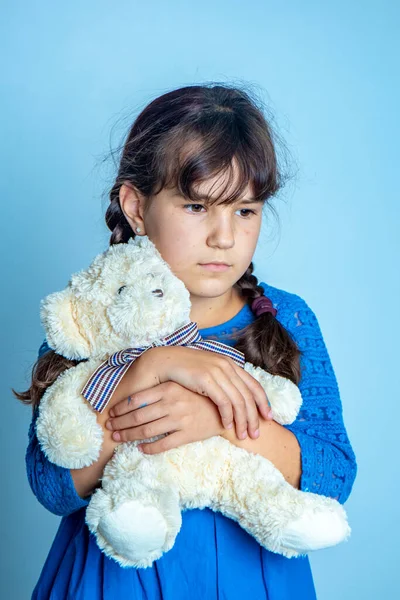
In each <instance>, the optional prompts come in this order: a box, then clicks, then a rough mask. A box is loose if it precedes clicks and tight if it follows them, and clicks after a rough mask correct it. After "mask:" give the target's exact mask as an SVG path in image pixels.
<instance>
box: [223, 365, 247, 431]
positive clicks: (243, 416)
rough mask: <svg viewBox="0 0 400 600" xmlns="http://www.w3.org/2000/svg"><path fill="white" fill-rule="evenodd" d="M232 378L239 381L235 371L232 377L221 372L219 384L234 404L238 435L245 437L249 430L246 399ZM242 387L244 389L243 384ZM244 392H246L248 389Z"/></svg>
mask: <svg viewBox="0 0 400 600" xmlns="http://www.w3.org/2000/svg"><path fill="white" fill-rule="evenodd" d="M231 379H232V380H235V382H237V378H236V375H235V373H234V372H233V373H231V374H230V379H228V378H227V375H226V373H221V376H220V377H218V385H219V386H220V387H221V388H222V390H223V391H224V392H225V394H226V396H227V398H228V399H229V401H230V403H231V404H232V407H233V412H234V419H235V423H236V433H237V436H238V437H239V438H240V439H244V437H246V436H245V435H243V434H244V433H245V432H246V431H247V406H246V400H245V398H244V396H243V395H242V393H241V390H240V389H238V387H236V385H235V383H232V381H231ZM239 386H240V383H239ZM240 387H241V388H242V389H243V386H240ZM244 393H245V394H246V391H245V392H244Z"/></svg>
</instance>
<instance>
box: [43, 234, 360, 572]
mask: <svg viewBox="0 0 400 600" xmlns="http://www.w3.org/2000/svg"><path fill="white" fill-rule="evenodd" d="M40 313H41V320H42V324H43V326H44V329H45V331H46V338H47V342H48V343H49V345H50V347H51V348H53V349H54V350H55V351H56V352H57V353H58V354H61V355H63V356H65V357H67V358H69V359H75V360H82V361H83V362H80V363H79V364H77V365H76V366H75V367H71V368H70V369H68V370H66V371H64V372H62V373H61V374H60V375H59V377H58V378H57V380H56V381H55V382H54V383H53V384H52V385H51V386H50V387H49V388H47V390H46V392H45V393H44V395H43V398H42V400H41V402H40V405H39V416H38V420H37V426H36V432H37V436H38V439H39V442H40V444H41V447H42V449H43V450H44V452H45V454H46V455H47V457H48V458H49V460H50V461H52V462H54V463H56V464H57V465H60V466H63V467H66V468H74V469H77V468H81V467H85V466H88V465H90V464H92V463H93V462H94V461H96V460H97V459H98V457H99V453H100V450H101V446H102V440H103V430H102V428H101V426H100V425H99V424H98V423H97V418H96V415H97V414H98V413H97V412H96V410H97V411H98V410H100V411H101V410H103V408H104V406H105V403H106V402H108V400H109V398H110V395H111V394H112V393H113V390H114V389H115V387H116V384H117V383H118V381H119V380H120V378H121V377H122V376H123V374H124V373H125V371H126V369H127V368H128V367H129V364H130V363H131V361H132V360H133V357H134V356H136V355H138V353H139V354H140V352H143V351H145V349H147V348H148V347H151V346H155V345H165V343H166V339H171V334H174V333H175V332H176V331H177V330H179V329H182V328H183V330H185V327H186V328H187V330H188V331H189V330H190V331H192V333H193V331H194V332H195V339H194V338H193V336H192V338H191V343H189V344H187V345H189V346H192V347H193V348H196V347H197V348H201V349H210V350H215V346H217V345H218V344H219V342H215V345H214V347H212V343H211V344H210V345H209V346H207V344H208V343H209V342H208V341H207V340H201V336H200V334H199V333H198V330H197V325H196V324H195V323H193V322H191V321H190V295H189V292H188V290H187V289H186V287H185V285H184V284H183V282H182V281H181V280H180V279H178V278H177V277H176V276H175V275H174V274H173V273H172V271H171V269H170V267H169V265H168V264H167V263H166V262H165V261H164V260H163V259H162V257H161V255H160V254H159V252H158V250H157V249H156V247H155V246H154V244H153V243H152V242H151V241H150V240H149V238H148V237H146V236H142V237H139V236H138V237H136V238H135V240H133V239H130V240H129V242H128V243H127V244H117V245H114V246H111V247H110V248H109V249H107V250H106V251H105V252H103V253H102V254H100V255H98V256H97V257H96V258H95V259H94V261H93V262H92V264H91V265H90V266H89V268H88V269H87V270H83V271H80V272H78V273H75V274H73V275H72V277H71V280H70V281H69V283H68V286H67V287H66V289H64V290H63V291H60V292H56V293H53V294H50V295H49V296H47V297H46V298H44V299H43V300H42V301H41V311H40ZM193 328H194V329H193ZM178 337H179V336H178ZM186 341H187V340H186ZM181 343H182V342H181ZM184 343H185V339H184ZM219 345H220V347H221V348H222V347H223V348H225V349H229V351H232V352H233V353H234V354H233V357H234V359H236V360H238V357H239V358H242V363H241V364H242V366H243V367H244V369H245V370H246V371H247V372H248V373H250V374H251V375H252V376H253V377H254V378H255V379H257V380H258V381H259V382H260V384H261V385H262V386H263V388H264V390H265V391H266V393H267V396H268V399H269V401H270V403H271V406H272V409H273V414H274V419H275V420H276V421H277V422H278V423H280V424H288V423H291V422H293V421H294V420H295V418H296V416H297V414H298V411H299V409H300V406H301V402H302V399H301V395H300V391H299V389H298V387H297V386H296V385H294V384H293V383H292V382H291V381H290V380H288V379H285V378H283V377H279V376H272V375H270V374H269V373H267V372H266V371H264V370H263V369H261V368H260V367H254V366H253V365H252V364H251V363H248V362H246V363H245V360H244V356H243V354H242V353H239V352H238V351H236V350H235V349H234V348H231V347H229V346H226V345H223V344H219ZM137 349H139V350H137ZM216 351H218V349H217V350H216ZM135 352H136V355H135ZM235 353H236V354H235ZM118 360H119V361H120V362H118ZM100 367H101V368H100ZM102 369H103V371H102ZM96 373H97V375H96ZM107 373H108V375H107ZM99 374H100V375H99ZM105 374H106V375H105ZM101 376H102V377H103V380H102V381H103V384H102V385H99V383H98V382H99V379H98V378H99V377H101ZM96 377H97V379H96ZM107 377H108V379H107ZM96 382H97V386H96ZM104 382H105V383H104ZM87 399H89V401H88V400H87ZM159 437H160V436H158V438H159ZM161 437H163V436H161ZM158 438H157V437H156V438H150V439H149V440H148V441H153V440H155V439H158ZM138 443H139V442H127V443H123V444H120V445H119V446H118V447H117V449H116V451H115V452H114V455H113V457H112V459H111V460H110V461H109V463H108V464H107V465H106V467H105V469H104V474H103V478H102V488H99V489H97V490H96V491H95V492H94V493H93V495H92V497H91V500H90V502H89V505H88V507H87V510H86V522H87V525H88V527H89V529H90V531H91V532H92V533H93V534H94V535H95V537H96V540H97V543H98V545H99V547H100V548H101V549H102V550H103V551H104V552H105V554H107V555H108V556H110V557H112V558H114V559H115V560H116V561H117V562H118V563H119V564H120V565H122V566H134V567H148V566H150V565H151V564H152V563H153V561H154V560H156V559H157V558H159V557H160V556H161V555H162V554H163V553H164V552H166V551H168V550H169V549H171V548H172V546H173V544H174V541H175V538H176V536H177V534H178V532H179V530H180V527H181V523H182V516H181V511H182V510H186V509H191V508H200V509H201V508H204V507H209V508H210V509H212V510H214V511H220V512H221V513H222V514H223V515H225V516H227V517H229V518H231V519H234V520H236V521H237V522H238V523H239V525H240V526H241V527H243V528H244V529H245V530H246V531H247V532H249V533H250V534H251V535H252V536H253V537H254V538H255V539H256V540H257V541H258V542H259V543H260V544H261V545H262V546H264V547H265V548H267V549H268V550H271V551H272V552H276V553H280V554H283V555H284V556H286V557H295V556H299V555H302V554H306V553H307V552H309V551H311V550H316V549H319V548H324V547H327V546H332V545H334V544H337V543H339V542H341V541H343V540H345V539H347V537H348V536H349V534H350V527H349V525H348V523H347V518H346V513H345V510H344V508H343V507H342V506H341V504H340V503H338V502H337V501H336V500H334V499H332V498H329V497H326V496H322V495H318V494H313V493H311V492H302V491H300V490H297V489H295V488H294V487H293V486H291V485H290V484H289V483H287V481H286V480H285V478H284V477H283V475H282V474H281V473H280V471H279V470H278V469H277V468H276V467H275V466H274V465H273V464H272V463H271V462H270V461H269V460H267V459H265V458H264V457H262V456H260V455H259V454H255V453H251V452H247V451H246V450H244V449H243V448H238V447H237V446H235V445H234V444H232V443H231V442H229V441H228V440H226V439H224V438H223V437H221V436H214V437H212V438H209V439H207V440H206V441H203V442H193V443H190V444H187V445H183V446H180V447H179V448H174V449H172V450H168V451H166V452H163V453H159V454H155V455H146V454H144V453H141V452H140V451H139V450H138V449H137V448H136V446H137V444H138Z"/></svg>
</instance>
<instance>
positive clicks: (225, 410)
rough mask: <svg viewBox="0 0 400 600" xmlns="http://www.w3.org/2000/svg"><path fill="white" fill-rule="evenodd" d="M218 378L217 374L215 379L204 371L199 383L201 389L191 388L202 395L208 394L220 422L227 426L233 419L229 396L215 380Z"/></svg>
mask: <svg viewBox="0 0 400 600" xmlns="http://www.w3.org/2000/svg"><path fill="white" fill-rule="evenodd" d="M220 378H221V376H218V374H216V379H214V377H213V376H212V375H211V374H210V373H206V374H204V377H203V379H202V381H201V384H200V387H201V391H197V390H196V389H193V391H194V392H197V393H199V394H202V395H203V396H208V397H209V398H210V400H212V401H213V402H214V404H216V405H217V407H218V410H219V413H220V415H221V420H222V424H223V426H224V427H228V425H229V424H230V423H232V421H233V408H232V402H231V399H230V397H229V396H228V395H227V394H226V393H225V391H224V390H223V389H222V388H221V386H220V385H219V383H218V382H217V380H218V379H220Z"/></svg>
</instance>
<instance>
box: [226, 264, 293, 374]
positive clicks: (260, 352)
mask: <svg viewBox="0 0 400 600" xmlns="http://www.w3.org/2000/svg"><path fill="white" fill-rule="evenodd" d="M253 268H254V267H253V263H252V262H251V263H250V265H249V267H248V269H247V271H246V272H245V273H244V274H243V275H242V277H241V278H240V279H239V280H238V281H237V282H236V284H235V285H236V287H237V288H238V289H239V291H240V293H241V295H242V296H243V297H244V298H246V299H247V301H248V303H249V304H250V305H251V303H252V302H253V300H255V299H256V298H258V297H260V296H263V295H264V288H263V287H262V286H261V285H258V279H257V277H256V276H255V275H253ZM235 348H236V349H237V350H240V351H241V352H243V353H244V355H245V357H246V361H248V362H251V363H253V365H254V366H256V367H261V368H263V369H266V370H267V371H268V372H269V373H271V374H272V375H281V376H282V377H287V378H288V379H290V380H291V381H293V383H295V384H296V385H297V384H298V383H299V381H300V373H301V371H300V354H301V351H300V350H299V348H298V346H297V344H296V342H295V341H294V340H293V339H292V337H291V335H290V333H289V332H288V331H287V330H286V329H285V328H284V327H283V325H282V324H281V323H280V322H279V321H278V319H276V318H275V316H274V315H273V314H272V313H270V312H265V313H262V314H261V315H260V316H259V317H257V318H256V320H255V321H254V322H253V323H251V324H250V325H248V326H247V327H245V328H244V329H243V330H242V333H241V334H240V335H239V337H238V340H237V343H236V344H235Z"/></svg>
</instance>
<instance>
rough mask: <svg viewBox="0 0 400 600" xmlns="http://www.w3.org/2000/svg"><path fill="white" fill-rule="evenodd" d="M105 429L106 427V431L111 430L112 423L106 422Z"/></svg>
mask: <svg viewBox="0 0 400 600" xmlns="http://www.w3.org/2000/svg"><path fill="white" fill-rule="evenodd" d="M106 427H107V429H112V423H111V421H107V422H106Z"/></svg>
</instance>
